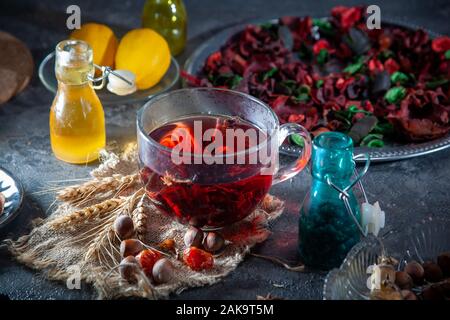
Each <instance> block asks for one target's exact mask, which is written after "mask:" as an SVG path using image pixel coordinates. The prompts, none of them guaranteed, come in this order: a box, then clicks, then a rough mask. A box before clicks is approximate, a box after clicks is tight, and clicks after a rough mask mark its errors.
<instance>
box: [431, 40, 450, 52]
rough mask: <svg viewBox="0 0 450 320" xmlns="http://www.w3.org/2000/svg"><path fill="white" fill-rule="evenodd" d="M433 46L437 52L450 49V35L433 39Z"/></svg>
mask: <svg viewBox="0 0 450 320" xmlns="http://www.w3.org/2000/svg"><path fill="white" fill-rule="evenodd" d="M431 48H432V49H433V51H435V52H445V51H447V50H450V37H447V36H443V37H439V38H436V39H434V40H433V42H432V43H431Z"/></svg>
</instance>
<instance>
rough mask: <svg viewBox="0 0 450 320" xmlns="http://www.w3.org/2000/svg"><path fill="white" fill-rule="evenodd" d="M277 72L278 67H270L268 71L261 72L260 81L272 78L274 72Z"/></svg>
mask: <svg viewBox="0 0 450 320" xmlns="http://www.w3.org/2000/svg"><path fill="white" fill-rule="evenodd" d="M277 72H278V68H272V69H270V70H269V71H267V72H265V73H264V74H263V76H262V81H266V80H267V79H269V78H272V77H273V76H274V75H275V73H277Z"/></svg>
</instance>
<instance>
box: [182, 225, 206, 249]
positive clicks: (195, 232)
mask: <svg viewBox="0 0 450 320" xmlns="http://www.w3.org/2000/svg"><path fill="white" fill-rule="evenodd" d="M202 241H203V232H202V230H200V229H198V228H196V227H193V226H191V227H189V229H188V230H187V231H186V234H185V235H184V244H185V245H186V247H197V248H201V246H202Z"/></svg>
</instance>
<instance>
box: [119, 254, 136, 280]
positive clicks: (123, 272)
mask: <svg viewBox="0 0 450 320" xmlns="http://www.w3.org/2000/svg"><path fill="white" fill-rule="evenodd" d="M137 268H139V265H138V263H137V261H136V258H135V257H133V256H128V257H126V258H125V259H123V260H122V261H121V262H120V264H119V273H120V276H121V277H122V278H123V279H125V280H127V281H128V282H135V281H136V280H137V278H136V271H137Z"/></svg>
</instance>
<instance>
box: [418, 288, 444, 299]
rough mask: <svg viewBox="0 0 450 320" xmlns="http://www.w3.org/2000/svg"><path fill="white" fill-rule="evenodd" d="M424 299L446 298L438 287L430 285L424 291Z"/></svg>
mask: <svg viewBox="0 0 450 320" xmlns="http://www.w3.org/2000/svg"><path fill="white" fill-rule="evenodd" d="M422 298H423V300H444V295H443V293H442V292H441V290H439V289H438V288H435V287H433V286H430V287H428V288H425V289H423V291H422Z"/></svg>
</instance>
